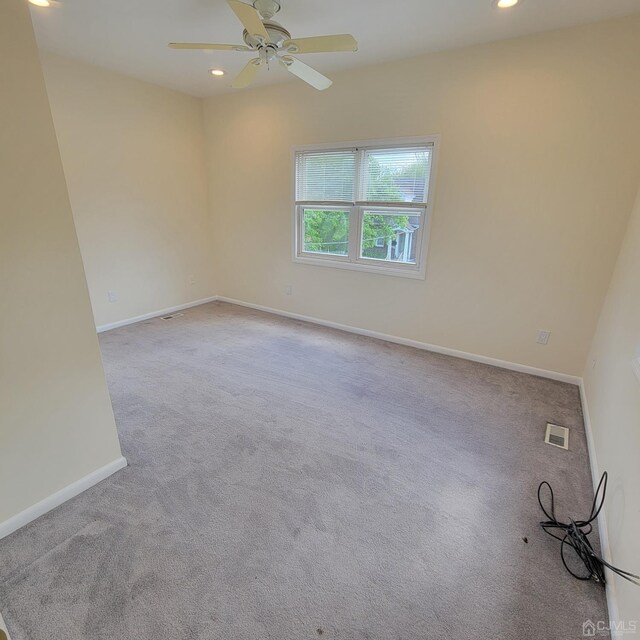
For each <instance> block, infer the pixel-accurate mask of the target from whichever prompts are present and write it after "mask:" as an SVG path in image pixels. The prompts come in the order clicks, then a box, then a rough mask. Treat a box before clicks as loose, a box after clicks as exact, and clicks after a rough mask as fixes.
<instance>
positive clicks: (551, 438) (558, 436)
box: [544, 422, 569, 449]
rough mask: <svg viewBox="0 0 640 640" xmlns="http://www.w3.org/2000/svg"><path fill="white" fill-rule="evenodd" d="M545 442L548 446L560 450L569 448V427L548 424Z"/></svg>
mask: <svg viewBox="0 0 640 640" xmlns="http://www.w3.org/2000/svg"><path fill="white" fill-rule="evenodd" d="M544 441H545V442H546V443H547V444H551V445H553V446H554V447H559V448H560V449H568V448H569V429H567V427H560V426H558V425H557V424H551V423H550V422H547V433H546V435H545V437H544Z"/></svg>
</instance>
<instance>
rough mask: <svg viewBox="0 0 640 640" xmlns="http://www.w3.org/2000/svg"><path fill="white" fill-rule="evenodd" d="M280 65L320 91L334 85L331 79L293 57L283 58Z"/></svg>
mask: <svg viewBox="0 0 640 640" xmlns="http://www.w3.org/2000/svg"><path fill="white" fill-rule="evenodd" d="M280 64H281V65H282V66H284V67H285V69H287V71H289V72H290V73H293V75H294V76H298V78H300V80H304V81H305V82H306V83H307V84H310V85H311V86H312V87H314V89H317V90H318V91H324V90H325V89H328V88H329V87H330V86H331V85H332V84H333V81H332V80H329V78H327V77H326V76H323V75H322V74H321V73H320V72H319V71H316V70H315V69H313V68H312V67H310V66H309V65H308V64H305V63H304V62H301V61H300V60H298V59H296V58H294V57H293V56H283V57H282V58H280Z"/></svg>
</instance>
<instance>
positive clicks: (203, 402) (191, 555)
mask: <svg viewBox="0 0 640 640" xmlns="http://www.w3.org/2000/svg"><path fill="white" fill-rule="evenodd" d="M101 345H102V349H103V354H104V361H105V367H106V371H107V376H108V380H109V386H110V389H111V394H112V397H113V405H114V409H115V414H116V418H117V422H118V427H119V430H120V435H121V440H122V446H123V450H124V454H125V455H126V457H127V458H128V460H129V463H130V466H129V467H128V468H126V469H124V470H123V471H121V472H119V473H118V474H116V475H115V476H113V477H112V478H110V479H108V480H106V481H104V482H103V483H101V484H100V485H98V486H96V487H94V488H93V489H91V490H89V491H87V492H86V493H84V494H82V495H81V496H79V497H77V498H76V499H74V500H72V501H70V502H68V503H66V504H65V505H63V506H61V507H60V508H58V509H56V510H55V511H53V512H52V513H50V514H48V515H46V516H43V517H42V518H40V519H39V520H37V521H36V522H34V523H32V524H30V525H29V526H27V527H25V528H24V529H22V530H21V531H18V532H16V533H15V534H13V535H12V536H10V537H8V538H6V539H5V540H3V541H1V542H0V559H1V563H0V565H1V566H0V581H1V582H0V603H1V604H0V609H2V612H3V614H4V617H5V619H6V622H7V624H8V627H9V630H10V632H11V634H12V637H13V640H41V639H42V640H44V639H46V640H80V639H86V640H107V639H109V640H113V639H118V640H128V639H132V640H169V639H171V640H187V639H198V640H208V639H216V640H218V639H220V640H223V639H224V640H245V639H246V640H263V639H264V640H266V639H273V640H306V639H313V638H319V637H322V639H323V640H325V639H331V640H365V639H369V640H392V639H398V640H420V639H434V640H435V639H438V640H440V639H442V638H455V639H456V640H465V639H469V640H484V639H487V638H491V639H501V640H504V639H506V640H541V639H542V638H544V639H545V640H554V639H556V640H568V639H574V638H580V637H581V636H582V622H583V621H584V620H586V619H587V618H591V619H593V620H600V619H606V605H605V599H604V594H603V591H602V590H601V589H600V588H599V587H598V586H597V585H595V584H593V583H589V582H585V583H581V582H578V581H576V580H574V579H573V578H571V576H569V575H568V574H567V573H566V572H565V570H564V569H563V567H562V565H561V563H560V558H559V549H558V545H557V544H556V542H555V541H554V540H552V539H550V538H549V537H547V536H545V535H544V533H543V532H542V531H541V530H540V528H539V527H538V521H539V520H540V518H541V515H540V513H539V511H538V505H537V502H536V488H537V485H538V483H539V482H540V481H541V480H543V479H547V480H549V481H550V482H551V484H552V485H553V486H554V488H555V489H556V494H557V499H558V502H559V505H560V511H561V513H562V514H563V515H567V510H568V508H569V507H570V508H571V509H572V510H574V511H573V515H574V516H580V517H583V516H585V515H586V514H587V513H588V509H589V506H590V500H591V495H592V489H591V483H590V477H589V470H588V461H587V452H586V443H585V437H584V432H583V425H582V415H581V410H580V403H579V395H578V390H577V388H576V387H573V386H570V385H566V384H561V383H557V382H553V381H549V380H544V379H541V378H536V377H533V376H529V375H524V374H519V373H513V372H509V371H505V370H501V369H497V368H493V367H489V366H485V365H481V364H476V363H471V362H466V361H463V360H458V359H455V358H450V357H446V356H441V355H436V354H431V353H427V352H423V351H418V350H415V349H411V348H408V347H402V346H398V345H392V344H388V343H385V342H380V341H376V340H372V339H368V338H363V337H359V336H354V335H350V334H346V333H342V332H339V331H334V330H330V329H323V328H320V327H316V326H313V325H309V324H304V323H301V322H296V321H292V320H286V319H282V318H278V317H275V316H270V315H267V314H264V313H259V312H254V311H249V310H246V309H242V308H239V307H235V306H232V305H228V304H223V303H212V304H208V305H204V306H202V307H198V308H194V309H191V310H189V311H187V312H185V315H184V316H183V317H181V318H177V319H174V320H170V321H164V320H159V319H157V320H151V321H147V322H144V323H141V324H138V325H135V326H131V327H126V328H122V329H118V330H115V331H112V332H110V333H106V334H103V335H102V336H101ZM547 420H551V421H554V422H556V423H558V424H562V425H566V426H568V427H570V428H571V429H572V432H571V437H572V440H571V451H568V452H565V451H562V450H560V449H557V448H554V447H551V446H549V445H545V444H543V435H544V429H545V423H546V422H547ZM523 537H527V538H528V541H529V542H528V544H526V543H525V542H524V541H523Z"/></svg>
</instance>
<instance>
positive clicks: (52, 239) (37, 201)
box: [0, 0, 120, 523]
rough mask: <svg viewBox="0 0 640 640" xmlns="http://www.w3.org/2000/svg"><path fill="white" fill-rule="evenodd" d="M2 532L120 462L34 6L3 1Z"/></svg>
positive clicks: (0, 162) (0, 42) (0, 239)
mask: <svg viewBox="0 0 640 640" xmlns="http://www.w3.org/2000/svg"><path fill="white" fill-rule="evenodd" d="M0 87H2V98H1V99H0V122H2V127H0V301H1V305H2V311H1V313H0V407H1V411H0V523H2V522H3V521H5V520H7V519H8V518H10V517H11V516H14V515H16V514H17V513H19V512H20V511H22V510H24V509H26V508H27V507H30V506H31V505H33V504H34V503H36V502H38V501H40V500H42V499H43V498H45V497H48V496H49V495H50V494H52V493H54V492H56V491H58V490H59V489H62V488H63V487H65V486H67V485H69V484H71V483H72V482H74V481H76V480H78V479H79V478H81V477H83V476H85V475H87V474H88V473H90V472H92V471H95V470H96V469H98V468H100V467H102V466H103V465H105V464H107V463H110V462H112V461H113V460H115V459H117V458H119V457H120V447H119V443H118V437H117V434H116V428H115V424H114V420H113V414H112V411H111V404H110V401H109V395H108V392H107V388H106V384H105V380H104V374H103V371H102V363H101V361H100V352H99V349H98V342H97V339H96V334H95V328H94V326H93V317H92V314H91V307H90V303H89V296H88V294H87V287H86V282H85V278H84V272H83V269H82V260H81V257H80V252H79V250H78V241H77V239H76V234H75V230H74V227H73V219H72V215H71V208H70V206H69V198H68V194H67V188H66V185H65V180H64V175H63V172H62V165H61V162H60V156H59V153H58V146H57V144H56V137H55V132H54V128H53V122H52V120H51V114H50V112H49V105H48V102H47V95H46V90H45V85H44V80H43V77H42V71H41V68H40V62H39V60H38V51H37V48H36V43H35V40H34V36H33V31H32V28H31V21H30V18H29V10H28V8H27V3H26V2H23V1H22V0H3V1H2V3H0Z"/></svg>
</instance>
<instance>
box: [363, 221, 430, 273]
mask: <svg viewBox="0 0 640 640" xmlns="http://www.w3.org/2000/svg"><path fill="white" fill-rule="evenodd" d="M421 224H422V215H421V212H419V211H415V210H406V211H365V212H364V214H363V216H362V254H361V256H360V257H361V258H371V259H373V260H384V261H385V262H402V263H405V264H416V255H417V249H418V232H419V230H420V225H421Z"/></svg>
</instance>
